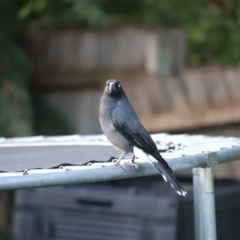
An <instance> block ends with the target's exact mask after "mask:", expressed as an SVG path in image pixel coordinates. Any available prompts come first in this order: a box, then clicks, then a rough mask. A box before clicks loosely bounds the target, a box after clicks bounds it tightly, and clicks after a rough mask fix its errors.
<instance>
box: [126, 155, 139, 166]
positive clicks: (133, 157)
mask: <svg viewBox="0 0 240 240" xmlns="http://www.w3.org/2000/svg"><path fill="white" fill-rule="evenodd" d="M134 160H135V155H134V154H133V156H132V159H131V162H126V164H128V165H132V166H133V167H134V168H135V169H136V170H138V165H137V164H136V163H134Z"/></svg>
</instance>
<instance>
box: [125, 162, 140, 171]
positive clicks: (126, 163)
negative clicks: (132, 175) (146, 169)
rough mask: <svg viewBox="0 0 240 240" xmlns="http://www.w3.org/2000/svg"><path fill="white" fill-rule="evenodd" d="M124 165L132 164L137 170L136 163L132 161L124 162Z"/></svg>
mask: <svg viewBox="0 0 240 240" xmlns="http://www.w3.org/2000/svg"><path fill="white" fill-rule="evenodd" d="M124 165H130V166H133V167H134V168H135V169H136V171H137V170H138V165H137V164H136V163H134V162H125V163H124Z"/></svg>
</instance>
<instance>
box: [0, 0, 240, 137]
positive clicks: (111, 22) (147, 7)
mask: <svg viewBox="0 0 240 240" xmlns="http://www.w3.org/2000/svg"><path fill="white" fill-rule="evenodd" d="M129 25H131V26H138V27H145V28H177V27H180V28H183V29H185V30H186V34H187V41H188V48H187V49H188V52H187V64H188V66H203V65H209V64H218V65H233V64H238V63H239V62H240V1H229V0H201V1H200V0H196V1H191V0H182V1H179V0H161V1H159V0H131V1H129V0H114V1H112V0H50V1H49V0H0V36H1V38H0V52H1V54H0V135H1V136H6V137H11V136H24V135H31V134H36V133H37V132H36V129H37V128H36V125H38V126H39V125H40V126H39V128H40V129H46V134H58V130H56V131H55V130H53V129H54V128H52V126H53V127H54V126H55V125H56V124H55V123H56V122H58V123H59V124H58V125H59V127H58V128H57V129H64V127H63V126H65V125H66V124H64V123H61V122H60V120H59V119H60V116H59V114H58V113H54V114H53V115H54V116H56V117H55V119H56V121H55V120H51V121H52V123H51V124H50V123H46V124H47V126H48V127H47V128H45V124H43V123H44V119H45V116H46V115H48V114H49V113H52V112H53V111H52V110H51V109H50V108H48V110H47V111H46V110H44V109H46V108H42V109H41V111H40V112H37V113H36V111H35V110H36V109H33V107H32V104H31V102H32V101H31V99H30V95H29V90H28V83H29V74H30V69H31V65H30V61H29V58H28V56H27V54H26V53H25V52H24V50H22V49H21V47H20V46H19V45H18V43H17V42H16V40H15V39H16V36H15V33H16V30H18V29H21V27H23V28H25V27H30V28H43V29H46V28H81V29H83V28H84V29H86V28H87V29H95V30H99V29H109V28H116V27H121V26H129ZM33 100H34V99H33ZM35 102H36V101H35ZM37 102H39V100H37ZM42 105H44V104H42ZM39 109H40V108H39ZM47 112H48V113H47ZM33 116H34V117H35V118H34V117H33ZM41 124H43V125H41ZM65 129H66V131H65V132H66V133H69V132H70V127H69V126H67V125H66V128H65ZM71 131H72V130H71Z"/></svg>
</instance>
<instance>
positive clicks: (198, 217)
mask: <svg viewBox="0 0 240 240" xmlns="http://www.w3.org/2000/svg"><path fill="white" fill-rule="evenodd" d="M201 193H202V189H201V181H200V168H194V169H193V200H194V231H195V240H203V226H202V224H203V220H202V205H201V204H202V201H201Z"/></svg>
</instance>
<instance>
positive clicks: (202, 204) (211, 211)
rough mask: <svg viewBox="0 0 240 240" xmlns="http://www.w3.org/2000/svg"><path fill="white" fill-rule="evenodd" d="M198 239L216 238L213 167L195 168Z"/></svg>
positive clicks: (196, 236)
mask: <svg viewBox="0 0 240 240" xmlns="http://www.w3.org/2000/svg"><path fill="white" fill-rule="evenodd" d="M193 184H194V215H195V238H196V240H216V238H217V237H216V218H215V200H214V184H213V174H212V167H206V168H196V169H193Z"/></svg>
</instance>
